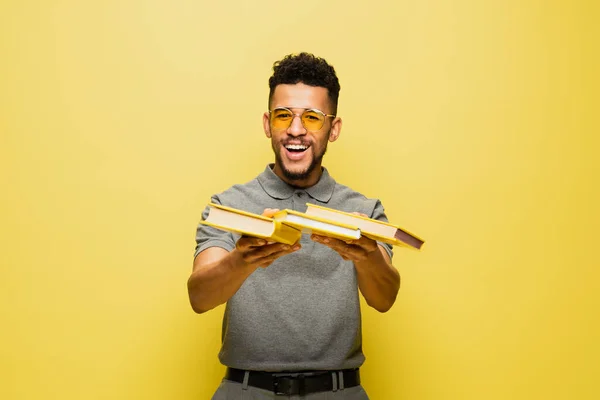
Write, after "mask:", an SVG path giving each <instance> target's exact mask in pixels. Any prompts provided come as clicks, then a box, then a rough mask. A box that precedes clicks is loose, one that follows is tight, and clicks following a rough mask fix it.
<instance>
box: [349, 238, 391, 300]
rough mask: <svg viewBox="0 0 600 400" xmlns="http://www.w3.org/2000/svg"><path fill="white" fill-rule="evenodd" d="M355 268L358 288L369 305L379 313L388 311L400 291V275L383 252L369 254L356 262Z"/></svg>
mask: <svg viewBox="0 0 600 400" xmlns="http://www.w3.org/2000/svg"><path fill="white" fill-rule="evenodd" d="M354 266H355V269H356V275H357V279H358V287H359V289H360V292H361V293H362V294H363V296H364V297H365V300H366V301H367V304H368V305H369V306H371V307H373V308H375V309H376V310H377V311H379V312H386V311H388V310H389V309H390V308H391V307H392V305H393V304H394V302H395V301H396V296H397V295H398V290H399V289H400V273H399V272H398V270H396V268H394V267H393V266H392V265H391V264H390V263H389V262H388V261H387V260H386V258H385V257H384V256H383V254H382V252H381V250H379V249H378V250H377V251H373V252H371V253H369V255H368V257H367V258H366V259H365V260H363V261H355V262H354Z"/></svg>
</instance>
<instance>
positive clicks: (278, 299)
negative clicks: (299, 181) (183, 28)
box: [194, 164, 392, 371]
mask: <svg viewBox="0 0 600 400" xmlns="http://www.w3.org/2000/svg"><path fill="white" fill-rule="evenodd" d="M272 168H273V164H270V165H268V166H267V167H266V168H265V170H264V172H263V173H261V174H260V175H259V176H258V177H256V178H255V179H253V180H252V181H250V182H248V183H245V184H241V185H235V186H233V187H231V188H230V189H228V190H226V191H225V192H223V193H220V194H217V195H214V196H212V198H211V201H212V202H214V203H217V204H223V205H226V206H230V207H235V208H239V209H242V210H246V211H249V212H253V213H256V214H261V213H262V212H263V211H264V209H265V208H278V209H281V210H283V209H286V208H287V209H292V210H296V211H301V212H305V211H306V203H314V204H319V205H323V206H326V207H330V208H334V209H338V210H342V211H348V212H353V211H358V212H361V213H364V214H366V215H368V216H370V217H371V218H375V219H378V220H381V221H386V222H387V218H386V216H385V212H384V208H383V206H382V204H381V202H380V201H379V200H377V199H368V198H366V197H365V196H363V195H362V194H360V193H358V192H355V191H353V190H352V189H350V188H348V187H347V186H344V185H340V184H339V183H337V182H336V181H335V180H334V179H333V178H332V177H331V176H330V175H329V173H328V172H327V169H325V168H323V173H322V175H321V178H320V180H319V181H318V182H317V183H316V184H315V185H314V186H311V187H309V188H303V189H301V188H295V187H293V186H290V185H288V184H287V183H285V182H284V181H282V180H281V179H280V178H279V177H278V176H277V175H275V173H274V172H273V170H272ZM207 212H208V209H205V210H204V213H203V218H206V215H207ZM239 237H240V236H239V235H237V234H233V233H229V232H224V231H220V230H217V229H215V228H212V227H209V226H205V225H202V224H199V225H198V229H197V233H196V243H197V246H196V251H195V254H194V256H196V255H197V254H199V253H200V252H201V251H203V250H205V249H207V248H209V247H221V248H224V249H225V250H228V251H231V250H233V249H234V248H235V243H236V241H237V240H238V239H239ZM300 243H301V245H302V248H301V249H300V250H298V251H296V252H294V253H292V254H288V255H285V256H283V257H281V258H279V259H277V260H276V261H275V262H274V263H273V264H271V265H270V266H269V267H267V268H258V269H257V270H256V271H254V272H253V273H252V274H251V275H250V276H249V277H248V278H247V279H246V281H245V282H244V283H243V284H242V286H241V287H240V289H239V290H238V291H237V292H236V293H235V294H234V295H233V296H232V297H231V298H230V299H229V301H228V302H227V305H226V307H225V314H224V316H223V327H222V329H223V330H222V347H221V351H220V353H219V360H220V361H221V363H222V364H224V365H226V366H229V367H233V368H240V369H249V370H258V371H298V370H334V369H344V368H356V367H359V366H361V365H362V364H363V362H364V360H365V357H364V355H363V352H362V335H361V314H360V303H359V294H358V285H357V280H356V271H355V269H354V265H353V264H352V262H351V261H344V260H343V259H342V258H341V257H340V256H339V255H338V254H337V253H336V252H335V251H333V250H331V249H330V248H328V247H326V246H324V245H322V244H320V243H316V242H313V241H312V240H311V239H310V236H309V235H306V234H305V235H302V239H301V241H300ZM382 245H383V246H384V248H385V249H386V250H387V251H388V253H389V255H390V257H392V247H391V246H389V245H386V244H382Z"/></svg>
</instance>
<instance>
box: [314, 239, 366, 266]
mask: <svg viewBox="0 0 600 400" xmlns="http://www.w3.org/2000/svg"><path fill="white" fill-rule="evenodd" d="M311 239H313V240H314V241H315V242H318V243H321V244H324V245H325V246H327V247H329V248H331V249H333V250H335V251H336V252H337V253H338V254H339V255H340V256H341V257H342V258H343V259H344V260H351V261H363V260H365V259H367V257H368V255H369V253H370V252H371V251H373V250H372V247H373V245H372V244H371V243H370V241H372V240H371V239H368V238H365V239H367V240H366V241H363V240H362V239H363V238H360V239H357V240H349V241H343V240H339V239H334V238H329V237H325V236H320V235H312V236H311ZM373 243H374V249H377V243H376V242H374V241H373Z"/></svg>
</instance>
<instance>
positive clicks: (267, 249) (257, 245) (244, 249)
mask: <svg viewBox="0 0 600 400" xmlns="http://www.w3.org/2000/svg"><path fill="white" fill-rule="evenodd" d="M277 211H279V210H278V209H273V208H267V209H265V211H263V213H262V215H264V216H266V217H269V218H270V217H272V216H273V215H274V214H275V213H276V212H277ZM300 247H301V246H300V243H295V244H293V245H288V244H283V243H274V242H267V241H266V240H265V239H259V238H255V237H250V236H242V237H241V238H240V239H239V240H238V241H237V243H236V245H235V250H234V252H236V253H238V254H237V255H238V256H239V257H240V259H241V260H242V261H243V262H244V264H246V265H247V266H248V267H261V268H266V267H268V266H269V265H271V264H272V263H273V261H275V260H277V259H278V258H279V257H282V256H285V255H286V254H290V253H293V252H294V251H297V250H300Z"/></svg>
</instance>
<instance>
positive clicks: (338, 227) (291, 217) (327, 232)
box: [273, 209, 360, 240]
mask: <svg viewBox="0 0 600 400" xmlns="http://www.w3.org/2000/svg"><path fill="white" fill-rule="evenodd" d="M273 219H274V220H275V221H279V222H281V223H283V224H284V225H288V226H291V227H294V228H296V229H299V230H301V231H302V232H303V233H308V234H310V233H314V234H316V235H321V236H328V237H332V238H336V239H340V240H354V239H360V229H358V227H357V226H353V225H348V224H343V223H339V222H333V221H329V220H326V219H323V218H320V217H318V216H314V215H307V214H304V213H301V212H298V211H294V210H287V209H286V210H282V211H279V212H277V213H275V215H273Z"/></svg>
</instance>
